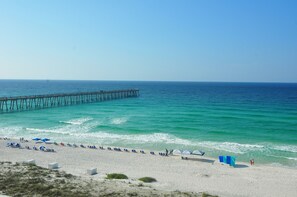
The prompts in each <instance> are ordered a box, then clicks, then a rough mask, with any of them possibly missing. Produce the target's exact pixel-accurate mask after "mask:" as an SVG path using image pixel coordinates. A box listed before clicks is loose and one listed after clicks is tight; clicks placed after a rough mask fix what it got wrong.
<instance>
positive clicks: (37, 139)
mask: <svg viewBox="0 0 297 197" xmlns="http://www.w3.org/2000/svg"><path fill="white" fill-rule="evenodd" d="M32 140H35V141H39V140H41V138H38V137H36V138H33V139H32Z"/></svg>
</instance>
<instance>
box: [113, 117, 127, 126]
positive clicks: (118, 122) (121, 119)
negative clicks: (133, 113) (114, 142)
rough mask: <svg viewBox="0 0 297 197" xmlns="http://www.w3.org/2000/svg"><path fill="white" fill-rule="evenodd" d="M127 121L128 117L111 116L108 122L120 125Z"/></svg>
mask: <svg viewBox="0 0 297 197" xmlns="http://www.w3.org/2000/svg"><path fill="white" fill-rule="evenodd" d="M127 121H128V118H113V119H111V121H110V123H111V124H114V125H121V124H124V123H126V122H127Z"/></svg>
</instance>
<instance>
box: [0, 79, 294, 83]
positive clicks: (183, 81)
mask: <svg viewBox="0 0 297 197" xmlns="http://www.w3.org/2000/svg"><path fill="white" fill-rule="evenodd" d="M5 80H6V81H105V82H169V83H171V82H172V83H173V82H180V83H271V84H272V83H279V84H297V82H279V81H275V82H274V81H198V80H116V79H114V80H112V79H108V80H100V79H0V81H5Z"/></svg>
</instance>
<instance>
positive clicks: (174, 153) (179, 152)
mask: <svg viewBox="0 0 297 197" xmlns="http://www.w3.org/2000/svg"><path fill="white" fill-rule="evenodd" d="M172 154H173V155H181V154H182V151H181V150H178V149H175V150H173V152H172Z"/></svg>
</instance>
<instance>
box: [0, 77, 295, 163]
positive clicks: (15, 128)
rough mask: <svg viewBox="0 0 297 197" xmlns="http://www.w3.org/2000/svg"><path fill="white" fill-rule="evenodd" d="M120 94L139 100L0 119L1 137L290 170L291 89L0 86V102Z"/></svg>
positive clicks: (182, 84)
mask: <svg viewBox="0 0 297 197" xmlns="http://www.w3.org/2000/svg"><path fill="white" fill-rule="evenodd" d="M125 88H138V89H140V97H139V98H130V99H123V100H114V101H108V102H101V103H92V104H84V105H77V106H69V107H61V108H52V109H44V110H36V111H27V112H20V113H10V114H0V136H7V137H20V136H22V137H25V138H33V137H48V138H51V139H52V140H54V141H58V142H60V141H63V142H66V143H67V142H70V143H89V144H101V145H111V146H113V145H114V146H121V147H128V148H143V149H152V150H164V149H165V148H167V149H192V150H193V149H200V150H204V151H206V155H207V156H210V157H217V156H219V155H235V156H237V160H239V161H245V162H247V161H249V159H251V158H254V159H255V161H256V163H263V164H269V165H284V166H290V167H295V168H296V167H297V84H276V83H198V82H197V83H194V82H111V81H14V80H0V97H5V96H17V95H34V94H47V93H68V92H82V91H97V90H112V89H125Z"/></svg>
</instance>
